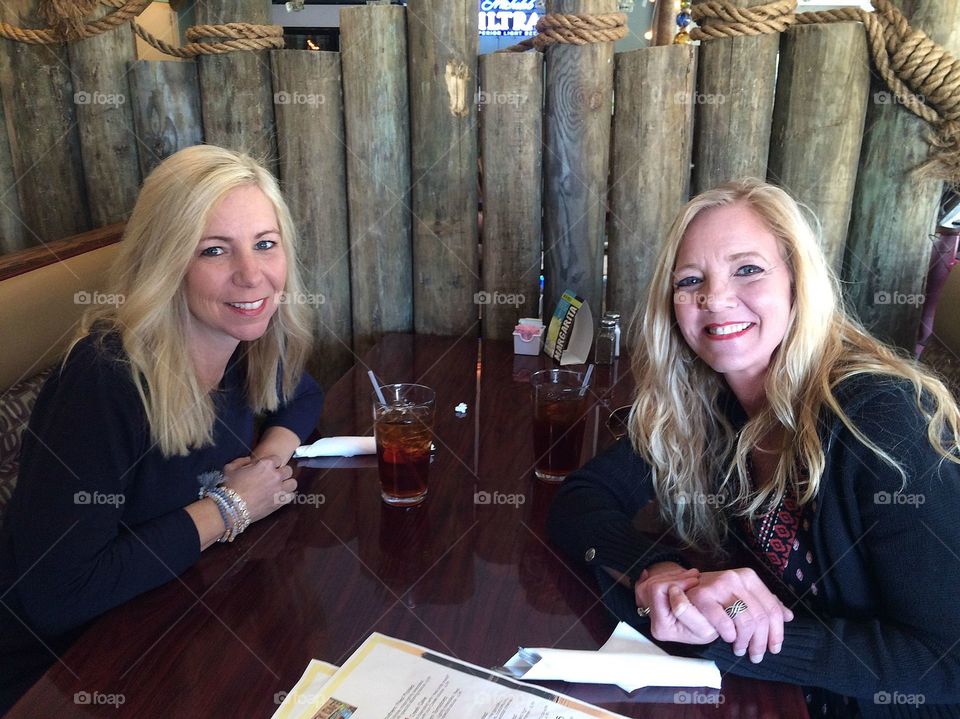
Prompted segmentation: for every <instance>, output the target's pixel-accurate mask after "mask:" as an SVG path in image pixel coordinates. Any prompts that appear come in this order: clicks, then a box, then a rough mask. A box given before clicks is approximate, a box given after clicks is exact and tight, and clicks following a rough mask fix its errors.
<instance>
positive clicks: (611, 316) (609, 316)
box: [603, 312, 620, 357]
mask: <svg viewBox="0 0 960 719" xmlns="http://www.w3.org/2000/svg"><path fill="white" fill-rule="evenodd" d="M603 319H605V320H613V321H614V322H615V323H616V331H615V334H616V341H615V342H614V346H613V356H614V357H619V356H620V313H619V312H604V313H603Z"/></svg>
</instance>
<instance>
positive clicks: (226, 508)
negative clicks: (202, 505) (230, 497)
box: [201, 489, 237, 542]
mask: <svg viewBox="0 0 960 719" xmlns="http://www.w3.org/2000/svg"><path fill="white" fill-rule="evenodd" d="M203 497H209V498H210V499H212V500H213V501H214V503H215V504H216V505H217V509H218V510H219V511H220V518H221V519H222V520H223V526H224V530H223V534H221V535H220V537H219V538H218V539H217V541H218V542H226V541H227V540H228V539H229V537H230V534H231V532H232V531H233V529H234V528H235V527H236V526H237V516H236V513H235V512H234V511H233V508H232V507H231V506H230V503H229V502H228V501H227V500H226V499H225V498H224V497H223V495H221V494H220V492H218V491H217V490H216V489H211V490H205V491H204V493H203ZM203 497H201V499H202V498H203Z"/></svg>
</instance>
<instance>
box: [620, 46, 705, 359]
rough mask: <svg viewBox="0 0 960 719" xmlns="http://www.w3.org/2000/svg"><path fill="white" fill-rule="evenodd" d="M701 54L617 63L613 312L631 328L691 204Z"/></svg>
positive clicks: (675, 52) (647, 52)
mask: <svg viewBox="0 0 960 719" xmlns="http://www.w3.org/2000/svg"><path fill="white" fill-rule="evenodd" d="M696 62H697V48H695V47H694V46H692V45H668V46H665V47H655V48H647V49H642V50H634V51H632V52H627V53H620V54H618V55H617V57H616V66H615V70H614V72H615V78H614V82H615V84H614V95H615V97H616V105H615V107H614V114H613V151H612V154H611V159H610V241H609V247H608V250H607V257H608V264H607V306H608V307H609V308H610V309H611V310H613V311H615V312H619V313H620V314H621V315H622V316H623V322H622V324H623V327H622V331H623V332H624V334H625V338H624V339H625V341H631V340H633V339H635V336H634V337H627V336H626V335H629V334H630V330H631V327H630V320H631V317H632V315H634V313H635V312H638V311H642V309H643V307H644V306H646V300H647V290H648V288H649V285H650V277H651V276H652V274H653V269H654V262H655V260H656V257H657V254H658V252H659V250H660V246H661V243H662V241H663V239H664V238H665V237H666V235H667V231H668V230H669V229H670V223H671V222H673V218H674V215H676V213H677V211H678V210H679V209H680V207H681V206H682V205H683V203H685V202H686V201H687V200H688V199H689V192H690V153H691V148H692V145H693V96H694V92H695V90H696V88H695V83H696Z"/></svg>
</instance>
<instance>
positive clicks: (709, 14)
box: [690, 0, 960, 183]
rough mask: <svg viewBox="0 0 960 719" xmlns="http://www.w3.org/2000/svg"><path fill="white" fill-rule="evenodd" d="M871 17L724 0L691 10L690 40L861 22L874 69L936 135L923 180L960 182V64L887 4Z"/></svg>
mask: <svg viewBox="0 0 960 719" xmlns="http://www.w3.org/2000/svg"><path fill="white" fill-rule="evenodd" d="M872 3H873V6H874V8H875V9H876V10H875V12H872V13H871V12H867V11H866V10H861V9H859V8H853V7H848V8H838V9H836V10H825V11H822V12H806V13H800V14H794V13H793V11H794V9H795V8H796V0H776V1H775V2H769V3H767V4H766V5H761V6H757V7H753V8H740V7H736V6H735V5H732V4H730V3H729V2H723V1H722V0H711V1H710V2H705V3H701V4H699V5H694V6H693V19H694V20H695V21H696V22H697V23H698V24H699V25H700V27H698V28H695V29H694V30H693V31H692V32H691V33H690V37H691V38H692V39H694V40H711V39H715V38H724V37H737V36H743V35H762V34H768V33H775V32H782V31H783V30H785V29H786V28H788V27H790V26H791V25H793V24H794V23H796V24H813V23H831V22H861V23H863V25H864V28H865V30H866V33H867V39H868V41H869V42H868V44H869V46H870V54H871V56H872V57H873V62H874V65H876V68H877V71H878V72H879V73H880V76H881V77H882V78H883V80H884V82H885V83H886V84H887V87H888V88H889V89H890V91H891V92H892V93H893V95H894V96H895V97H896V98H897V102H899V103H901V104H902V105H903V106H904V107H906V108H907V109H908V110H910V112H912V113H913V114H915V115H917V116H918V117H920V118H922V119H924V120H926V121H927V122H928V123H930V124H931V125H932V126H933V127H934V128H935V130H936V136H934V137H931V138H929V143H930V144H931V146H932V147H933V149H934V152H933V156H932V158H931V159H930V160H929V161H927V162H926V163H924V164H923V165H922V166H921V167H920V174H921V176H925V177H930V178H935V179H941V180H946V181H948V182H951V183H960V62H958V61H957V59H956V58H954V57H953V56H952V55H951V54H950V53H948V52H947V51H946V50H944V49H943V48H942V47H940V46H939V45H937V43H935V42H934V41H933V40H931V39H930V38H929V37H928V36H927V34H926V33H924V32H922V31H921V30H916V29H914V28H911V27H910V24H909V22H908V21H907V19H906V18H905V17H904V16H903V13H901V12H900V10H898V9H897V8H896V7H895V6H894V5H893V4H892V3H891V2H890V0H872Z"/></svg>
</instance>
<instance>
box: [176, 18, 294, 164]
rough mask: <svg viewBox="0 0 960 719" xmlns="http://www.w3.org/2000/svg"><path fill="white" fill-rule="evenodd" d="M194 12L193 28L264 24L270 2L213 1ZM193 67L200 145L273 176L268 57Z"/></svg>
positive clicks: (241, 56)
mask: <svg viewBox="0 0 960 719" xmlns="http://www.w3.org/2000/svg"><path fill="white" fill-rule="evenodd" d="M195 7H196V12H197V15H196V22H197V24H198V25H207V24H209V25H217V24H224V23H231V22H249V23H259V24H268V23H269V22H270V0H218V1H217V2H212V1H211V2H201V3H197V4H196V6H195ZM197 62H198V65H199V70H200V98H201V107H202V109H203V137H204V141H205V142H208V143H211V144H214V145H222V146H223V147H228V148H230V149H231V150H238V151H242V152H246V153H247V154H249V155H251V156H252V157H255V158H257V159H258V160H260V161H261V162H263V163H264V164H265V165H266V166H267V167H269V168H270V169H271V170H274V171H275V170H276V158H277V143H276V125H275V120H274V114H273V95H272V93H271V89H270V88H271V78H270V58H269V54H268V53H267V52H265V51H262V52H231V53H228V54H226V55H203V56H201V57H200V58H199V59H198V60H197ZM225 80H228V81H226V82H225Z"/></svg>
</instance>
